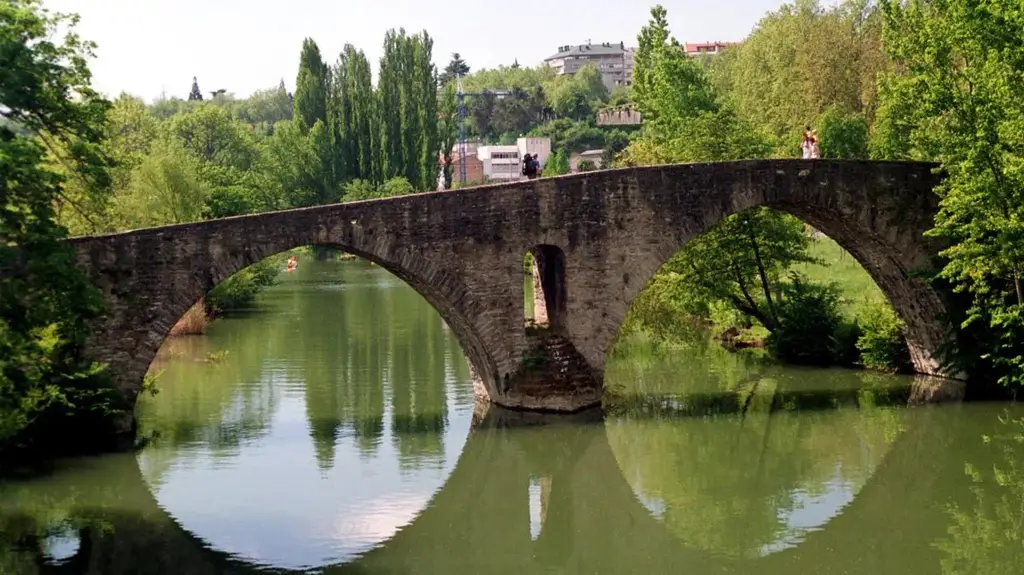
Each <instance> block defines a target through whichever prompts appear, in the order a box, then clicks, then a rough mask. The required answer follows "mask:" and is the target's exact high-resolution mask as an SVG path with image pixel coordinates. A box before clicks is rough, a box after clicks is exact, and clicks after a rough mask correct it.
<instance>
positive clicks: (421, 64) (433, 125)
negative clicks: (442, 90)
mask: <svg viewBox="0 0 1024 575" xmlns="http://www.w3.org/2000/svg"><path fill="white" fill-rule="evenodd" d="M414 48H415V50H414V56H415V67H414V72H415V78H414V82H415V91H414V92H415V95H416V102H417V104H418V107H419V109H418V114H417V116H418V121H419V126H418V130H417V132H418V133H419V142H418V144H419V150H418V151H419V154H418V157H417V162H416V164H417V167H418V170H419V176H418V180H419V185H418V186H417V188H416V189H417V190H427V189H433V187H434V184H435V182H437V154H438V147H439V142H438V134H437V70H436V69H435V68H434V64H433V63H432V62H431V60H432V52H433V48H434V41H433V39H432V38H431V37H430V35H428V34H427V32H426V31H423V32H421V33H420V34H419V35H418V36H416V42H415V43H414Z"/></svg>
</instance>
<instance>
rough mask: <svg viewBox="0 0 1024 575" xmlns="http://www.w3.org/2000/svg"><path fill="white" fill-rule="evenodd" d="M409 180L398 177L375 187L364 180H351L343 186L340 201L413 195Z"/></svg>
mask: <svg viewBox="0 0 1024 575" xmlns="http://www.w3.org/2000/svg"><path fill="white" fill-rule="evenodd" d="M415 192H416V189H415V188H413V187H412V184H410V183H409V180H407V179H405V178H402V177H398V178H391V179H390V180H388V181H386V182H384V183H383V184H380V185H376V184H374V183H372V182H369V181H366V180H352V181H351V182H349V183H348V184H346V185H345V193H344V195H342V198H341V201H343V202H354V201H359V200H373V199H378V198H390V197H392V196H404V195H406V194H412V193H415Z"/></svg>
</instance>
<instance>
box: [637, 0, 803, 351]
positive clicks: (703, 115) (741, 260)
mask: <svg viewBox="0 0 1024 575" xmlns="http://www.w3.org/2000/svg"><path fill="white" fill-rule="evenodd" d="M666 17H667V14H666V12H665V10H664V8H662V7H661V6H656V7H655V8H653V9H652V10H651V22H650V24H648V26H646V27H645V28H644V29H643V31H642V32H641V34H640V46H639V47H638V49H637V56H636V68H635V70H634V75H635V78H636V79H635V80H634V85H633V88H634V90H633V96H634V99H635V100H636V103H637V104H636V105H637V107H638V108H639V109H640V111H641V112H642V113H643V114H644V121H645V125H644V127H643V129H642V131H641V133H640V137H639V138H638V139H637V140H635V141H634V142H633V143H632V144H630V146H629V147H628V148H627V149H626V150H625V152H624V156H625V158H624V161H625V162H626V163H627V164H658V163H668V162H697V161H715V160H729V159H738V158H750V157H763V155H765V154H766V153H767V150H768V149H769V145H768V143H767V141H766V140H765V138H764V137H762V136H761V135H760V134H759V133H758V132H757V130H755V129H754V128H753V127H752V126H751V125H750V124H749V123H747V122H745V121H743V120H742V119H740V118H739V117H737V115H736V114H735V113H734V112H733V111H732V110H730V109H729V108H727V107H725V106H723V105H721V104H719V103H718V98H717V94H716V92H715V89H714V88H713V86H712V85H711V82H710V80H709V79H708V77H707V75H706V74H705V73H704V71H703V70H702V69H701V68H700V67H699V65H698V64H697V63H695V62H693V61H692V60H690V59H689V58H687V57H686V56H685V55H683V54H682V51H681V50H680V49H679V46H678V44H677V43H676V42H675V40H674V39H672V38H671V37H670V35H669V31H668V28H667V24H666V22H667V20H666ZM648 119H649V120H650V121H648ZM807 247H808V237H807V235H806V233H805V232H804V226H803V224H802V223H801V222H800V221H799V220H797V219H796V218H793V217H791V216H788V215H784V214H780V213H777V212H773V211H771V210H768V209H766V208H756V209H752V210H747V211H745V212H742V213H740V214H736V215H733V216H730V217H728V218H726V219H725V220H724V221H723V222H722V223H721V224H719V225H717V226H715V227H713V228H711V229H710V230H708V231H706V232H705V233H704V234H703V235H701V236H699V237H697V238H695V239H693V240H692V241H690V243H688V244H687V245H686V247H684V248H683V249H682V250H680V252H679V253H678V254H676V255H675V256H674V257H673V258H672V259H671V260H669V262H668V263H667V264H665V266H663V268H662V270H660V271H659V273H658V274H657V276H656V278H655V279H654V280H653V281H654V283H655V284H660V285H659V287H657V288H656V289H654V290H652V291H651V294H650V295H646V296H644V295H642V296H641V298H644V297H647V298H652V297H654V298H663V299H667V300H676V301H683V302H686V305H685V306H684V307H685V308H686V310H687V312H688V313H690V314H692V315H698V316H704V317H708V316H709V314H710V308H711V306H712V305H713V304H715V303H725V304H727V305H729V306H731V307H732V308H733V309H735V310H736V311H738V312H740V313H741V314H743V315H744V316H747V317H751V318H754V319H755V320H757V321H758V322H759V323H760V324H761V325H763V326H764V327H765V328H766V329H768V330H769V331H775V330H777V329H779V327H780V320H781V317H780V315H779V311H778V308H779V304H780V302H779V298H780V297H781V295H780V294H781V293H782V291H783V289H782V284H783V283H784V281H785V280H786V278H787V270H788V269H789V267H790V266H792V265H793V264H796V263H799V262H809V261H812V258H811V257H810V256H809V255H808V253H807ZM640 305H641V306H647V307H648V308H650V307H655V308H656V307H658V306H656V305H654V306H652V305H651V304H650V302H647V303H641V304H640Z"/></svg>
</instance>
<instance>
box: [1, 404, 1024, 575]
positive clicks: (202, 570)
mask: <svg viewBox="0 0 1024 575" xmlns="http://www.w3.org/2000/svg"><path fill="white" fill-rule="evenodd" d="M906 397H907V396H906V393H905V392H904V393H902V394H900V393H895V394H889V395H884V394H883V396H876V397H866V396H865V395H864V394H863V393H862V392H859V391H856V390H854V391H851V392H850V393H849V394H846V395H844V394H843V393H839V394H838V395H837V394H835V393H830V394H826V393H817V392H814V391H803V392H800V391H797V392H792V393H789V394H788V395H786V394H783V395H782V396H781V397H780V401H783V402H785V403H788V404H791V405H793V404H795V405H797V407H799V408H802V409H813V408H814V406H815V405H818V406H819V407H820V408H823V409H831V408H834V407H835V406H836V405H841V404H848V403H850V402H853V403H860V404H864V403H865V402H868V403H870V402H886V401H891V402H901V401H902V402H905V401H906ZM722 405H723V406H728V405H729V404H728V402H723V403H722ZM829 406H832V407H829ZM677 407H679V406H677ZM691 407H692V404H691ZM702 409H703V410H704V411H705V412H706V411H707V410H706V406H705V408H702ZM979 409H980V410H986V411H984V413H985V414H986V416H984V417H978V416H977V413H975V414H974V416H972V413H971V412H972V410H979ZM664 410H665V408H664V406H662V411H663V413H662V414H661V416H662V417H664V416H665V413H664ZM728 410H729V408H728V407H725V408H724V411H726V412H727V411H728ZM712 411H713V410H712ZM686 412H687V408H686V407H685V406H683V407H682V408H681V409H679V410H678V416H679V417H692V416H693V415H694V414H688V413H686ZM630 413H631V415H628V416H627V417H626V418H625V419H630V418H634V419H635V418H637V417H640V418H642V413H643V410H632V411H631V412H630ZM888 413H890V414H892V417H893V418H894V419H892V421H891V423H892V424H893V425H892V426H890V428H889V429H888V431H887V432H886V435H887V438H886V439H885V441H884V443H885V444H886V445H887V446H888V447H887V449H886V450H885V451H886V453H885V454H884V456H882V457H880V458H879V460H878V463H877V466H875V467H874V472H873V473H871V474H870V476H869V477H865V481H864V482H863V484H862V485H861V486H860V488H859V490H858V491H857V493H856V494H855V496H854V497H853V498H852V500H850V501H849V502H848V503H847V504H846V506H845V507H843V508H842V509H841V510H840V511H839V513H838V514H837V515H836V516H835V517H833V518H832V519H831V520H829V521H827V523H825V524H824V525H820V526H819V527H817V528H816V529H812V530H809V532H807V533H805V534H803V535H802V536H801V537H800V540H799V541H795V542H792V544H791V545H789V546H788V547H787V548H784V549H781V550H778V551H775V552H771V551H763V552H761V553H760V554H757V556H756V557H752V556H747V557H736V556H735V555H734V554H730V553H725V552H719V551H720V550H718V551H716V550H715V549H714V548H713V547H712V548H709V547H707V546H705V548H703V549H702V548H700V545H699V544H697V545H695V544H693V543H692V542H693V541H700V540H701V537H700V535H701V534H699V533H698V534H694V536H693V537H685V538H684V537H679V536H677V535H676V534H674V532H673V530H672V529H671V528H666V524H665V522H664V521H662V520H659V519H658V518H657V517H656V515H657V514H658V510H657V509H654V510H653V511H652V509H651V506H650V505H649V504H648V505H646V506H645V504H644V503H643V502H642V500H641V499H640V498H639V497H638V495H637V492H636V491H635V490H634V489H633V488H632V487H631V486H630V484H629V482H627V478H626V477H625V476H624V472H623V468H622V465H620V460H623V459H624V458H626V459H628V457H629V454H628V453H619V452H621V451H622V449H623V443H622V442H621V441H619V439H621V438H618V439H617V438H616V434H617V433H620V432H621V430H619V429H617V427H621V425H620V424H618V423H614V422H613V423H608V424H606V423H605V422H604V417H603V416H602V415H601V414H600V413H594V412H587V413H582V414H579V415H577V416H575V417H573V418H571V419H569V418H567V417H566V416H561V417H558V418H555V419H554V420H552V419H550V418H546V417H545V416H542V415H538V414H532V415H525V414H520V413H512V412H507V411H503V410H500V409H498V408H491V409H490V410H488V411H486V413H485V414H477V415H476V416H475V418H474V425H473V429H472V431H471V432H470V435H469V439H468V441H467V443H466V446H465V449H464V452H463V454H462V455H461V457H460V459H459V461H458V464H457V465H456V467H455V469H454V471H453V472H452V475H451V476H450V478H449V479H448V481H447V482H446V484H445V485H444V487H443V488H442V489H441V490H440V491H439V492H438V493H437V494H436V495H435V496H434V498H433V499H432V500H431V502H430V504H429V505H428V506H427V508H426V509H424V510H423V511H422V512H421V513H420V515H419V516H418V517H417V518H416V519H415V520H414V521H413V522H412V523H410V524H409V525H407V526H405V527H404V528H402V529H400V530H399V531H398V532H397V533H396V534H394V535H393V536H392V537H391V538H390V539H388V540H387V541H384V542H382V543H381V544H380V545H378V546H377V547H376V548H374V549H372V550H370V551H368V552H366V553H365V554H363V555H362V556H361V557H359V558H357V559H356V560H354V561H352V562H349V563H347V564H344V565H337V566H331V567H327V568H325V569H324V571H325V572H328V573H335V572H336V573H441V572H445V573H451V572H468V573H538V572H566V573H584V572H585V573H670V572H679V571H687V572H695V573H734V572H757V573H769V574H771V573H906V572H934V571H936V567H937V566H938V565H939V564H940V559H942V558H943V557H947V558H948V554H946V553H944V552H943V551H942V550H941V549H944V548H945V549H948V548H950V546H952V547H954V548H955V547H957V546H958V545H960V546H964V545H967V546H970V544H971V542H970V541H966V542H965V541H963V540H961V539H958V535H957V532H956V531H955V530H948V527H949V526H950V524H951V515H950V514H949V508H950V507H949V506H950V505H957V506H959V508H960V509H963V510H967V514H968V515H970V514H971V513H972V510H974V511H977V509H978V505H980V504H979V502H978V501H979V500H978V499H977V497H978V494H977V493H976V492H972V490H971V488H970V487H971V482H972V481H971V477H970V476H968V475H966V474H964V473H963V469H964V467H965V465H968V466H973V467H974V468H977V469H981V470H985V469H992V468H993V465H996V464H999V462H1000V461H1001V458H1002V457H1006V452H1005V451H1004V450H1003V448H1002V447H992V445H991V442H987V441H982V438H983V437H989V438H992V437H1000V436H1002V437H1006V436H1007V435H1008V434H1009V435H1010V436H1013V434H1014V432H1016V434H1017V436H1018V437H1019V436H1020V434H1019V432H1020V429H1018V428H1013V429H1010V428H1007V427H1005V426H1006V425H1007V421H1008V420H1005V419H1004V420H999V419H997V418H995V417H992V416H991V414H992V413H993V410H992V408H991V406H984V405H978V404H974V405H971V404H967V405H946V406H943V407H941V408H934V407H922V408H913V409H902V408H896V409H892V410H890V411H888ZM708 417H713V416H708ZM618 421H622V419H620V420H618ZM835 432H836V433H837V434H851V433H852V434H853V435H854V436H856V435H857V434H858V432H857V431H856V430H851V429H836V430H835ZM609 437H611V439H612V442H616V443H618V444H619V445H618V447H616V448H615V449H613V446H612V444H611V443H610V442H609ZM633 439H640V440H642V439H643V438H633ZM738 447H739V446H736V445H730V442H729V441H712V442H710V443H707V444H706V445H704V448H705V449H707V450H711V451H717V452H719V453H717V455H718V456H721V457H724V458H728V457H730V456H731V455H735V454H736V453H741V452H742V451H737V449H738ZM867 447H869V446H867V445H865V448H867ZM617 451H618V452H617ZM755 451H756V450H755ZM1020 453H1021V452H1020V450H1019V449H1018V450H1017V451H1016V452H1015V454H1016V455H1014V457H1019V454H1020ZM698 455H700V454H699V453H696V452H693V453H690V452H676V453H663V454H662V456H663V457H677V458H683V461H684V465H683V467H685V462H688V461H693V462H694V463H695V464H696V465H700V464H701V462H700V461H698V460H699V459H700V458H699V457H697V456H698ZM617 456H618V457H617ZM733 463H734V464H735V465H748V466H752V467H753V466H757V465H761V464H763V462H759V461H757V460H756V459H754V460H748V461H742V460H736V461H734V462H733ZM89 465H91V464H87V467H88V466H89ZM111 466H115V467H119V469H118V470H117V472H116V473H112V472H111ZM797 467H799V466H797ZM94 468H95V469H94V471H95V476H94V477H93V478H92V479H94V480H93V481H90V478H89V477H88V473H85V474H80V475H81V477H76V480H75V482H74V483H73V484H74V486H75V487H74V488H73V489H74V492H70V491H69V490H67V489H64V488H58V489H52V487H53V485H71V484H72V483H71V482H62V481H60V480H59V478H58V477H54V479H53V482H52V484H48V483H47V481H39V482H35V483H33V484H31V487H30V488H31V489H33V490H35V489H40V490H43V491H44V492H45V493H46V496H47V497H48V498H50V499H53V500H61V499H63V500H66V501H68V502H70V504H69V505H68V508H70V509H72V511H71V515H72V516H73V521H72V522H73V523H74V524H76V525H80V526H81V527H80V528H79V529H78V531H77V539H78V541H77V545H76V544H75V542H74V541H73V540H74V539H75V537H74V534H64V535H63V541H64V547H65V553H64V560H63V561H61V562H59V564H54V562H53V561H50V562H49V563H48V562H47V561H45V560H44V557H45V555H46V554H45V553H44V552H43V549H44V548H47V547H48V546H47V545H46V542H45V541H42V540H39V541H23V542H22V543H23V544H24V546H26V547H31V546H32V544H33V543H34V544H36V549H37V550H38V551H37V552H36V553H35V555H34V558H33V559H32V560H31V561H29V563H32V564H34V566H35V568H34V569H31V568H29V569H27V570H26V569H22V570H19V571H12V572H38V573H90V574H92V573H95V574H101V573H102V574H108V573H115V574H116V573H140V574H150V573H152V574H163V573H167V574H171V573H173V574H179V573H189V574H206V573H210V574H213V573H271V572H275V573H278V572H285V571H283V570H279V569H275V568H272V567H265V566H259V565H252V564H249V563H246V562H244V561H241V560H239V559H237V558H235V557H232V556H230V555H228V554H226V553H224V552H221V551H218V550H215V549H212V548H210V546H209V545H208V544H207V543H206V542H204V541H202V540H201V539H199V538H197V537H195V536H194V535H192V534H191V533H189V532H188V531H187V530H186V529H184V528H183V527H182V526H181V525H179V524H177V523H176V522H175V521H174V520H173V519H172V518H171V517H170V515H168V514H167V513H166V512H165V511H164V510H162V509H161V508H160V507H159V506H158V504H157V502H156V500H155V499H154V497H153V495H152V493H151V491H150V489H149V487H148V486H147V483H146V481H145V479H144V478H143V476H142V474H141V473H140V470H139V468H138V465H137V463H136V460H135V458H134V457H131V456H115V457H112V458H104V459H99V460H96V461H95V465H94ZM697 471H699V470H697ZM799 472H800V470H799V469H797V473H798V474H799ZM627 473H628V470H627ZM111 477H116V478H117V481H116V482H115V483H111V482H110V478H111ZM798 479H799V478H798ZM1017 479H1018V480H1019V479H1020V478H1019V477H1018V478H1017ZM1019 488H1020V486H1018V489H1019ZM79 492H80V493H86V492H89V497H88V503H87V504H85V505H78V506H76V505H75V504H74V501H75V499H76V497H77V496H78V494H79ZM98 493H101V494H102V497H97V494H98ZM738 497H740V498H742V494H739V496H738ZM6 500H8V501H9V500H10V499H9V498H7V499H6ZM22 500H23V501H38V500H39V496H38V494H35V495H31V494H26V497H24V498H19V499H18V501H22ZM747 503H752V502H747ZM753 503H756V502H753ZM705 504H708V505H713V504H715V502H711V501H708V502H705ZM16 507H17V506H15V508H14V509H3V510H0V514H2V515H4V516H5V517H4V518H3V519H4V521H5V522H11V521H17V519H18V517H19V514H24V515H25V516H26V518H27V516H28V515H30V514H31V513H32V512H33V511H34V510H32V509H17V508H16ZM733 511H735V510H733ZM8 524H9V523H8ZM881 526H884V528H880V527H881ZM691 527H692V528H694V529H700V527H701V526H700V524H693V525H691ZM715 527H716V526H715V525H713V524H707V525H706V526H705V528H707V529H714V528H715ZM56 535H60V534H54V536H52V537H50V539H54V537H56ZM69 535H70V539H71V542H70V543H69V542H68V538H69ZM703 535H704V536H705V537H704V540H707V539H708V537H707V536H709V535H710V536H711V538H712V539H713V538H714V536H715V535H717V534H714V533H712V534H707V533H705V534H703ZM684 539H690V541H689V542H688V541H686V540H684ZM52 543H53V542H52V541H51V542H50V544H49V549H50V552H49V554H50V555H53V554H54V553H53V550H52V549H53V544H52ZM961 559H962V557H961ZM22 566H23V567H28V565H25V564H24V562H22ZM5 573H6V571H5Z"/></svg>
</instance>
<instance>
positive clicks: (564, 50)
mask: <svg viewBox="0 0 1024 575" xmlns="http://www.w3.org/2000/svg"><path fill="white" fill-rule="evenodd" d="M625 51H626V45H625V43H623V42H616V43H613V42H603V43H601V44H591V43H589V42H588V43H586V44H580V45H578V46H571V45H565V46H559V47H558V53H557V54H555V55H554V56H548V57H547V58H545V59H544V61H545V62H548V61H550V60H557V59H559V58H568V57H570V56H618V55H620V54H622V53H624V52H625Z"/></svg>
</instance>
